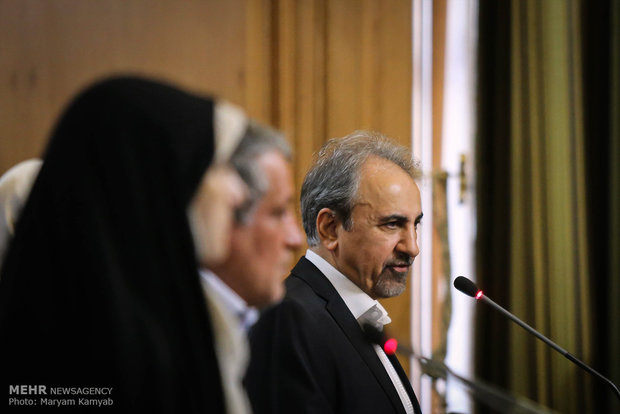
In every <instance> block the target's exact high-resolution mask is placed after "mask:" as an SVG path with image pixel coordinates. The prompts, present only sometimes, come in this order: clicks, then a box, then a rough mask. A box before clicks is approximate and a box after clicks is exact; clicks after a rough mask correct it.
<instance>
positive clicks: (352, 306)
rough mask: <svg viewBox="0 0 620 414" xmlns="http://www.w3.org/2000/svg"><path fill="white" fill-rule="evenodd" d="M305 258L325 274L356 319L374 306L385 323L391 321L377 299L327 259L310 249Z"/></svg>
mask: <svg viewBox="0 0 620 414" xmlns="http://www.w3.org/2000/svg"><path fill="white" fill-rule="evenodd" d="M306 259H308V260H309V261H310V262H311V263H312V264H313V265H315V266H316V267H317V268H318V269H319V270H320V271H321V273H323V274H324V275H325V277H326V278H327V280H329V281H330V283H331V284H332V285H333V286H334V289H336V291H337V292H338V294H339V295H340V297H341V298H342V300H343V301H344V303H345V305H347V308H349V310H350V311H351V313H352V314H353V317H354V318H355V319H358V318H359V317H360V316H361V315H362V314H364V313H366V312H367V311H368V310H369V309H370V308H372V307H373V306H376V307H377V308H378V309H379V310H380V311H381V313H382V314H383V316H385V317H386V318H387V319H384V320H386V321H387V323H389V321H391V320H390V318H389V316H388V313H387V311H386V310H385V308H384V307H383V306H382V305H381V304H380V303H379V302H378V301H376V300H374V299H373V298H371V297H370V296H368V295H367V294H366V292H364V291H363V290H362V289H360V288H359V287H358V286H357V285H356V284H355V283H353V282H352V281H351V280H350V279H349V278H348V277H346V276H345V275H344V274H342V273H341V272H340V271H339V270H338V269H336V268H335V267H334V266H332V265H331V264H330V263H329V262H328V261H327V260H325V259H323V258H322V257H321V256H319V255H318V254H316V253H315V252H313V251H312V250H310V249H308V250H306Z"/></svg>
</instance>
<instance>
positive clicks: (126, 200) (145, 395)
mask: <svg viewBox="0 0 620 414" xmlns="http://www.w3.org/2000/svg"><path fill="white" fill-rule="evenodd" d="M215 108H216V103H215V102H214V101H213V100H210V99H207V98H202V97H198V96H195V95H191V94H188V93H186V92H183V91H180V90H178V89H176V88H174V87H171V86H168V85H165V84H160V83H157V82H153V81H148V80H143V79H137V78H114V79H109V80H105V81H102V82H99V83H98V84H96V85H94V86H92V87H90V88H88V89H87V90H86V91H84V92H83V93H81V94H80V95H79V96H78V97H77V98H76V99H75V100H74V101H73V102H72V103H71V104H70V106H69V107H68V108H67V110H66V111H65V113H64V115H63V116H62V117H61V119H60V121H59V123H58V125H57V127H56V129H55V131H54V133H53V135H52V137H51V140H50V142H49V145H48V148H47V150H46V152H45V156H44V162H43V167H42V168H41V171H40V174H39V176H38V178H37V180H36V182H35V183H34V186H33V188H32V192H31V194H30V197H29V199H28V202H27V203H26V205H25V207H24V209H23V211H22V215H21V218H20V220H19V222H18V223H17V228H16V233H15V238H14V239H13V241H12V244H11V246H10V248H9V251H8V253H7V256H6V258H5V262H4V266H3V269H2V277H1V278H0V378H1V379H2V384H1V385H2V389H3V390H5V391H4V393H6V394H5V395H4V396H3V402H2V406H5V407H6V405H5V404H6V403H7V400H8V399H9V398H10V397H16V396H17V397H23V395H14V394H15V393H16V388H15V387H12V386H15V385H24V384H25V385H37V386H38V385H44V386H45V387H46V390H47V395H41V394H37V395H36V396H33V395H29V397H36V400H37V401H39V399H40V398H41V397H49V398H52V399H53V398H57V397H59V396H56V395H50V391H51V389H52V388H56V387H76V388H79V389H80V390H84V389H85V388H86V387H107V388H109V387H112V391H111V394H110V395H109V396H108V395H105V396H101V395H97V396H92V395H77V396H75V397H86V398H91V399H92V398H94V399H96V400H102V399H104V397H110V400H107V403H109V402H112V403H113V405H112V408H113V409H114V408H117V409H118V410H122V411H123V412H149V413H151V412H153V413H193V412H196V413H197V412H201V413H206V412H208V413H220V412H223V410H224V407H223V404H224V403H223V398H222V389H221V385H220V380H219V370H218V366H217V362H216V357H215V353H214V348H213V341H212V337H213V333H212V329H211V325H210V322H209V316H208V314H207V311H206V305H205V302H204V298H203V296H202V291H201V287H200V282H199V276H198V273H197V258H196V251H197V250H200V248H199V247H196V246H195V243H194V237H193V233H192V231H191V229H190V223H189V220H188V208H189V206H190V204H191V203H192V200H193V198H194V196H195V195H196V194H197V191H198V189H199V188H202V183H203V177H204V176H205V172H206V171H207V169H208V168H209V166H210V165H211V164H212V159H213V157H214V153H215V142H219V139H218V137H216V133H215V130H216V128H215V127H214V125H215V123H214V122H215V121H214V113H215V112H216V111H215ZM218 145H219V144H218ZM4 393H2V394H4ZM64 397H66V396H64ZM72 397H73V396H72ZM75 401H76V403H77V402H78V400H77V399H75ZM38 406H41V404H40V403H39V404H38ZM9 408H11V407H9ZM80 408H81V410H80V411H83V410H84V409H85V408H88V407H86V406H84V407H80ZM1 411H3V412H6V411H5V410H4V409H2V410H1Z"/></svg>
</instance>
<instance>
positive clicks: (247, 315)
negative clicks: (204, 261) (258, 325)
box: [200, 269, 258, 328]
mask: <svg viewBox="0 0 620 414" xmlns="http://www.w3.org/2000/svg"><path fill="white" fill-rule="evenodd" d="M200 277H201V278H202V280H203V281H204V282H205V283H206V284H207V286H208V287H209V288H210V289H212V290H213V291H214V292H215V293H216V295H217V297H218V298H219V299H220V301H221V302H222V304H223V305H224V306H225V307H226V309H228V310H229V311H230V312H231V313H232V314H234V315H237V316H238V317H239V318H240V322H241V324H242V325H243V326H244V327H245V328H249V327H250V326H252V325H253V324H254V323H255V322H256V321H257V320H258V310H257V309H256V308H253V307H251V306H248V304H247V302H246V301H245V300H243V298H242V297H241V296H239V295H238V294H237V292H235V291H234V290H232V289H231V288H230V287H229V286H228V285H227V284H226V283H224V282H223V281H222V279H220V278H219V277H218V276H217V275H216V274H215V273H213V272H212V271H210V270H208V269H200Z"/></svg>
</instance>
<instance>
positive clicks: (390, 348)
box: [362, 323, 398, 355]
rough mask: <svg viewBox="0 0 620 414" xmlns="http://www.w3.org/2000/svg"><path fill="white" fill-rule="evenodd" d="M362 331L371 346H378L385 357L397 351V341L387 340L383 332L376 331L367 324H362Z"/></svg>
mask: <svg viewBox="0 0 620 414" xmlns="http://www.w3.org/2000/svg"><path fill="white" fill-rule="evenodd" d="M362 331H364V336H365V337H366V339H367V340H368V341H369V342H370V343H373V344H377V345H379V346H380V347H381V348H383V350H384V351H385V353H386V354H387V355H392V354H394V353H395V352H396V351H397V350H398V341H396V339H394V338H388V337H387V335H386V334H385V332H383V331H381V330H379V329H377V328H376V327H374V326H373V325H371V324H369V323H364V324H362Z"/></svg>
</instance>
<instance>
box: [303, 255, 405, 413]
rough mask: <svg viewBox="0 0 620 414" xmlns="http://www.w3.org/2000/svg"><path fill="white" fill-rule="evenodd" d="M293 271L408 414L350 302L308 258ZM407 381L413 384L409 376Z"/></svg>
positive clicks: (400, 411)
mask: <svg viewBox="0 0 620 414" xmlns="http://www.w3.org/2000/svg"><path fill="white" fill-rule="evenodd" d="M291 273H292V274H293V275H294V276H296V277H298V278H300V279H302V280H304V281H305V282H306V283H307V284H308V285H310V287H311V288H312V289H313V290H314V291H315V292H316V293H317V294H318V295H319V296H321V297H322V298H323V299H325V300H326V301H327V305H326V309H327V311H328V312H329V314H330V315H331V316H332V318H334V320H335V321H336V323H337V324H338V325H339V326H340V328H341V329H342V331H343V332H344V334H345V335H346V336H347V338H348V339H349V341H350V342H351V344H352V345H353V347H354V348H355V349H356V350H357V352H358V353H359V355H360V356H361V358H362V359H363V360H364V362H365V363H366V365H367V366H368V368H369V369H370V371H371V372H372V373H373V375H374V376H375V378H376V379H377V381H378V382H379V384H380V385H381V387H382V388H383V390H384V391H385V393H386V394H387V395H388V396H389V398H390V401H391V402H392V405H393V406H394V409H395V410H396V411H397V412H399V413H403V414H405V409H404V407H403V404H402V402H401V400H400V397H399V396H398V392H397V391H396V388H395V387H394V384H393V383H392V380H391V379H390V376H389V375H388V373H387V371H386V370H385V367H384V366H383V364H382V363H381V360H380V359H379V357H378V356H377V353H376V352H375V350H374V348H373V346H372V344H371V343H370V342H369V341H368V340H367V339H366V337H365V336H364V333H363V332H362V329H361V328H360V326H359V324H358V323H357V321H356V320H355V318H354V317H353V314H351V311H350V310H349V308H347V305H346V304H345V303H344V301H343V300H342V298H341V297H340V295H339V294H338V292H337V291H336V289H335V288H334V287H333V285H332V284H331V283H330V281H329V280H328V279H327V278H326V277H325V276H324V275H323V274H322V273H321V272H320V271H319V270H318V269H317V268H316V266H314V265H313V264H312V263H311V262H310V261H309V260H307V259H306V258H305V257H302V258H301V259H300V260H299V262H298V263H297V265H296V266H295V268H294V269H293V270H292V272H291ZM399 367H400V365H399ZM400 371H401V372H402V373H403V374H404V371H403V369H402V368H400ZM399 375H400V373H399ZM406 383H407V384H409V380H408V379H407V381H406ZM409 388H411V385H409ZM412 393H413V391H412Z"/></svg>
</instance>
